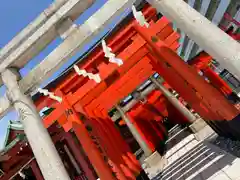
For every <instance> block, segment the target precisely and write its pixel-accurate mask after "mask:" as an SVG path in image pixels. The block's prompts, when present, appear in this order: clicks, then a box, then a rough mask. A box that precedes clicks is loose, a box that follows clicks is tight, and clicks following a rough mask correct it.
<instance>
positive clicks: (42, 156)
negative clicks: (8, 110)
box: [1, 69, 70, 180]
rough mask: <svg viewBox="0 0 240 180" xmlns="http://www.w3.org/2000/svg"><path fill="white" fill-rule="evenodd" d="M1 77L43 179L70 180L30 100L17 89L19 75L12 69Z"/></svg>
mask: <svg viewBox="0 0 240 180" xmlns="http://www.w3.org/2000/svg"><path fill="white" fill-rule="evenodd" d="M1 75H2V80H3V83H4V84H5V85H6V87H7V94H8V98H9V99H10V101H11V102H12V103H13V106H14V108H15V110H16V111H17V112H18V114H19V119H20V120H21V122H22V124H23V127H24V132H25V134H26V136H27V139H28V141H29V144H30V146H31V148H32V151H33V153H34V156H35V158H36V160H37V163H38V165H39V168H40V169H41V172H42V174H43V176H44V179H45V180H54V179H58V180H70V178H69V176H68V173H67V172H66V170H65V168H64V165H63V163H62V161H61V158H60V157H59V154H58V152H57V150H56V148H55V146H54V144H53V142H52V139H51V137H50V135H49V134H48V131H47V129H46V128H45V127H44V126H43V123H42V119H41V117H40V116H39V113H38V112H37V110H36V108H35V106H34V104H33V102H32V100H31V98H30V97H28V96H26V95H24V94H23V93H22V92H21V90H20V89H19V86H18V80H19V79H20V75H19V73H18V72H17V71H16V70H14V69H7V70H5V71H4V72H3V73H2V74H1Z"/></svg>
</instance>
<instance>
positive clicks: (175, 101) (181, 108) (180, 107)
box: [150, 77, 196, 123]
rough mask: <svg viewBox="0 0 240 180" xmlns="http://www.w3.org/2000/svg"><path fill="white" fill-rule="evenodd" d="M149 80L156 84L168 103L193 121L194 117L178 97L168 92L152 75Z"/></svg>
mask: <svg viewBox="0 0 240 180" xmlns="http://www.w3.org/2000/svg"><path fill="white" fill-rule="evenodd" d="M150 80H151V81H152V82H153V83H154V84H155V85H156V86H157V88H158V89H159V90H160V91H161V92H162V93H163V95H164V96H165V97H166V98H167V99H168V101H169V102H170V103H172V105H173V106H174V107H175V108H176V109H177V110H178V111H179V112H180V113H182V114H183V115H184V116H185V117H186V118H187V119H188V120H189V122H191V123H192V122H194V121H195V120H196V117H195V116H194V115H193V114H192V113H191V112H190V111H189V110H188V109H187V108H186V107H185V106H184V105H183V104H182V103H181V102H180V101H178V99H177V98H176V97H175V96H174V95H173V94H172V93H170V92H169V91H168V90H167V88H165V87H164V86H163V85H162V84H161V83H160V82H159V81H158V80H157V79H155V78H154V77H150Z"/></svg>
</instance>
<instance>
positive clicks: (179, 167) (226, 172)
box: [153, 128, 240, 180]
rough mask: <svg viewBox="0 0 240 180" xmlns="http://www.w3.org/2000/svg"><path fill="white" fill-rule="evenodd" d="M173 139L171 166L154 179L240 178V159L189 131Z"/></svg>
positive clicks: (216, 179)
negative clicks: (198, 138) (199, 139)
mask: <svg viewBox="0 0 240 180" xmlns="http://www.w3.org/2000/svg"><path fill="white" fill-rule="evenodd" d="M175 131H179V130H177V128H176V129H175ZM172 134H173V133H172ZM174 134H175V133H174ZM171 138H172V139H171V140H170V142H169V143H170V149H169V150H168V152H167V155H166V156H167V159H168V165H167V166H166V167H165V168H164V171H163V173H162V175H160V174H159V175H158V176H156V177H155V178H153V180H240V158H237V157H235V156H233V155H231V154H229V153H227V152H225V151H223V150H221V149H220V148H218V147H217V146H215V145H213V144H211V143H209V142H208V141H197V140H196V139H195V137H194V135H192V134H189V133H188V132H186V131H182V132H181V133H179V135H177V136H173V137H171ZM179 139H180V140H179ZM175 142H177V143H175ZM171 144H174V146H172V147H171Z"/></svg>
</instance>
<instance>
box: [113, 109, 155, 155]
mask: <svg viewBox="0 0 240 180" xmlns="http://www.w3.org/2000/svg"><path fill="white" fill-rule="evenodd" d="M116 109H117V110H118V112H119V114H120V115H121V117H122V119H123V120H124V122H125V123H126V125H127V126H128V128H129V130H130V131H131V133H132V135H133V137H134V138H135V139H136V141H137V142H138V144H139V146H140V147H141V148H142V150H143V152H144V154H145V156H146V157H148V156H150V155H151V154H152V153H153V152H152V150H151V148H149V147H148V145H147V143H146V142H145V141H144V140H143V139H142V137H141V135H140V134H139V132H138V131H137V129H136V127H135V126H134V125H133V123H132V122H131V120H130V119H129V117H128V116H127V115H126V114H125V113H124V111H123V109H122V108H121V107H120V106H119V105H116Z"/></svg>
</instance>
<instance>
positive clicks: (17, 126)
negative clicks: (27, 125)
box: [0, 121, 25, 155]
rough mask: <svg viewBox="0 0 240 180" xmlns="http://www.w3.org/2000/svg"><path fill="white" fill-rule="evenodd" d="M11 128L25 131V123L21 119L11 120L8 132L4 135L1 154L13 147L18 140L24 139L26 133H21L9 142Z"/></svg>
mask: <svg viewBox="0 0 240 180" xmlns="http://www.w3.org/2000/svg"><path fill="white" fill-rule="evenodd" d="M11 130H17V131H23V125H22V123H21V122H20V121H9V124H8V127H7V132H6V133H5V135H4V136H3V142H4V144H3V147H2V148H1V149H0V152H1V155H2V153H5V152H7V151H8V150H9V149H11V148H12V147H13V146H14V145H15V144H16V143H17V142H19V141H20V140H22V139H23V136H25V135H24V134H19V135H17V136H16V138H15V139H14V140H13V141H11V142H10V143H8V144H7V142H8V139H9V135H10V132H11Z"/></svg>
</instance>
